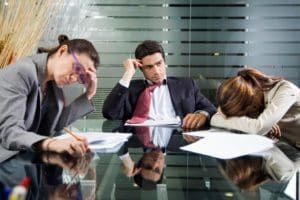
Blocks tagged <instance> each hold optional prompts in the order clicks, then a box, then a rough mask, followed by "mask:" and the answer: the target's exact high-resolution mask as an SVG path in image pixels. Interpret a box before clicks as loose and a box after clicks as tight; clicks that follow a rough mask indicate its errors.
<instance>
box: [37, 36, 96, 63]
mask: <svg viewBox="0 0 300 200" xmlns="http://www.w3.org/2000/svg"><path fill="white" fill-rule="evenodd" d="M58 42H59V45H58V46H57V47H54V48H52V49H47V48H43V47H39V48H38V50H37V53H48V57H50V56H52V55H53V54H54V53H55V52H56V51H57V50H58V49H59V48H60V47H61V46H62V45H67V46H68V52H69V53H71V50H72V51H73V52H76V53H78V54H81V53H83V54H86V55H87V56H89V57H90V59H91V60H92V61H93V62H94V66H95V67H96V68H97V66H98V65H99V63H100V59H99V55H98V52H97V50H96V49H95V47H94V46H93V44H92V43H91V42H89V41H88V40H85V39H72V40H69V38H68V36H66V35H59V36H58Z"/></svg>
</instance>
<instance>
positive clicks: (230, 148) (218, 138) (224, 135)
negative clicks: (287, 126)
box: [181, 129, 274, 159]
mask: <svg viewBox="0 0 300 200" xmlns="http://www.w3.org/2000/svg"><path fill="white" fill-rule="evenodd" d="M185 134H189V135H193V136H198V137H201V139H200V140H198V141H197V142H195V143H192V144H189V145H186V146H184V147H181V149H182V150H185V151H190V152H194V153H199V154H204V155H208V156H212V157H216V158H221V159H230V158H235V157H239V156H243V155H248V154H252V153H257V152H260V151H264V150H267V149H269V148H271V147H273V143H274V142H273V140H271V139H269V138H267V137H265V136H261V135H248V134H236V133H231V132H228V131H223V130H217V129H211V130H207V131H197V132H189V133H185Z"/></svg>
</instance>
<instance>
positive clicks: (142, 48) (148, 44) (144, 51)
mask: <svg viewBox="0 0 300 200" xmlns="http://www.w3.org/2000/svg"><path fill="white" fill-rule="evenodd" d="M154 53H161V55H162V57H163V59H164V60H165V52H164V49H163V48H162V46H161V45H160V44H159V43H158V42H157V41H155V40H145V41H144V42H142V43H141V44H139V45H138V46H137V48H136V49H135V58H136V59H140V60H141V59H143V58H144V57H146V56H149V55H152V54H154Z"/></svg>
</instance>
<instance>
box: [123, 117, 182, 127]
mask: <svg viewBox="0 0 300 200" xmlns="http://www.w3.org/2000/svg"><path fill="white" fill-rule="evenodd" d="M180 124H181V121H180V118H179V119H178V118H175V119H155V120H154V119H147V120H146V121H144V122H143V123H139V124H129V123H125V124H124V125H125V126H176V127H178V126H180Z"/></svg>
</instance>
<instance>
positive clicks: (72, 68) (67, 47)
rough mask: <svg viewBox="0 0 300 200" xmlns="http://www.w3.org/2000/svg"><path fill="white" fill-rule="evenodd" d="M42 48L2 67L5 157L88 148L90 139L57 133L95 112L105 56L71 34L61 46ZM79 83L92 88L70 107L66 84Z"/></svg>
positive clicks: (0, 146) (0, 128)
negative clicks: (61, 136) (99, 73)
mask: <svg viewBox="0 0 300 200" xmlns="http://www.w3.org/2000/svg"><path fill="white" fill-rule="evenodd" d="M39 52H40V54H36V55H33V56H28V57H25V58H22V59H20V60H18V61H16V62H14V63H13V64H11V65H8V66H7V67H5V68H4V69H1V70H0V83H1V84H0V113H1V115H0V142H1V143H0V160H4V159H6V158H9V157H10V156H12V155H13V154H15V153H16V152H18V151H20V150H30V149H32V150H36V151H53V152H57V153H61V152H67V153H69V154H71V155H79V156H82V155H84V154H85V152H86V151H87V150H88V146H87V142H86V140H85V139H84V138H82V140H76V139H74V138H72V137H70V138H69V139H64V140H57V139H54V138H51V136H53V135H54V134H55V132H57V131H60V130H62V129H63V127H65V126H67V125H69V124H70V123H72V122H74V121H75V120H76V119H79V118H81V117H83V116H85V115H86V114H88V113H90V112H92V111H93V110H94V107H93V104H92V101H91V98H92V97H93V96H94V95H95V93H96V87H97V77H96V67H97V66H98V65H99V55H98V53H97V51H96V49H95V47H94V46H93V45H92V43H91V42H89V41H87V40H85V39H72V40H69V39H68V37H67V36H65V35H60V36H59V45H58V46H57V47H55V48H53V49H44V48H40V49H39ZM43 52H46V53H43ZM75 82H79V83H80V84H83V85H84V86H85V88H86V92H85V93H84V94H82V95H81V96H79V97H78V98H77V99H75V100H74V101H73V102H71V103H70V104H69V105H66V104H65V97H64V94H63V90H62V87H63V86H65V85H70V84H73V83H75Z"/></svg>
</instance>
